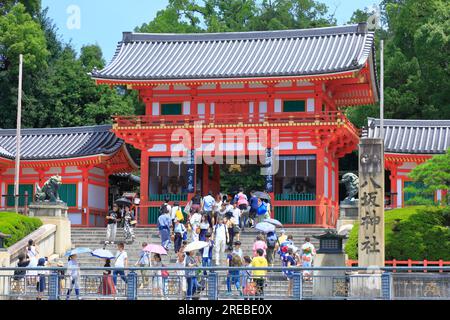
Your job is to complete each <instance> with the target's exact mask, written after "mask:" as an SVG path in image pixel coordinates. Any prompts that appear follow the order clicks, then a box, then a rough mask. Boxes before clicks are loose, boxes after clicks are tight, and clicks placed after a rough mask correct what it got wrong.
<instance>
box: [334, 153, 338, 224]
mask: <svg viewBox="0 0 450 320" xmlns="http://www.w3.org/2000/svg"><path fill="white" fill-rule="evenodd" d="M334 172H335V174H334V181H333V183H334V192H335V198H334V201H335V203H334V207H335V210H336V212H335V216H336V222H337V219H339V158H338V157H336V159H335V160H334Z"/></svg>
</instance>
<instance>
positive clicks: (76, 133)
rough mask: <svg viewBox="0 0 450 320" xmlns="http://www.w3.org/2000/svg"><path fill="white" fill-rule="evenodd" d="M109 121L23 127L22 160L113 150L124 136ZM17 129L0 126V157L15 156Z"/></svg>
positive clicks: (109, 152) (73, 155)
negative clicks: (64, 125) (84, 125)
mask: <svg viewBox="0 0 450 320" xmlns="http://www.w3.org/2000/svg"><path fill="white" fill-rule="evenodd" d="M111 128H112V127H111V125H101V126H91V127H71V128H42V129H22V131H21V136H22V139H21V156H20V158H21V159H22V160H48V159H63V158H77V157H85V156H92V155H100V154H106V155H109V154H113V153H115V152H116V151H117V150H118V149H119V148H120V147H121V146H122V145H123V143H124V142H123V140H121V139H119V138H117V137H116V135H115V134H114V133H113V132H111ZM15 154H16V130H15V129H6V130H5V129H1V130H0V157H3V158H8V159H14V157H15Z"/></svg>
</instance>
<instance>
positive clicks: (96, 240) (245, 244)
mask: <svg viewBox="0 0 450 320" xmlns="http://www.w3.org/2000/svg"><path fill="white" fill-rule="evenodd" d="M285 230H286V232H287V234H288V235H292V236H293V237H294V243H295V244H296V245H297V246H298V247H300V246H301V244H303V242H304V239H305V237H306V236H309V237H310V238H311V242H312V243H313V244H314V245H315V246H316V247H318V240H317V239H314V238H313V237H312V236H313V235H318V234H321V233H324V232H325V229H324V228H286V229H285ZM121 231H122V230H118V232H117V237H116V243H118V242H121V241H124V238H123V235H122V232H121ZM258 234H259V232H258V231H256V230H254V229H246V230H245V231H244V232H241V235H240V241H241V243H242V245H241V248H242V251H243V253H244V255H249V256H252V248H253V242H254V241H255V239H256V236H257V235H258ZM135 235H136V239H135V241H134V243H133V244H126V245H125V250H126V251H127V253H128V258H129V265H130V266H131V265H133V264H134V263H135V262H136V261H137V259H138V256H139V251H140V250H141V244H142V243H143V242H147V243H154V244H160V238H159V233H158V230H157V229H156V228H136V229H135ZM105 237H106V229H105V228H72V247H88V248H91V249H92V250H95V249H98V248H103V247H104V241H105ZM106 249H108V250H110V251H111V252H112V253H114V254H115V253H116V250H117V246H116V245H115V244H108V245H106ZM162 258H163V263H164V264H166V265H168V266H173V264H174V263H175V261H176V260H175V259H176V256H175V253H174V251H173V246H171V250H170V252H169V254H168V255H167V256H163V257H162ZM78 261H79V262H80V264H81V265H82V266H103V264H104V262H103V261H102V260H101V259H98V258H95V257H92V256H90V255H88V254H83V255H80V256H79V257H78ZM275 262H276V265H281V264H280V263H279V259H277V257H275Z"/></svg>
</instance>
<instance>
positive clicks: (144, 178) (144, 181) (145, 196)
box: [139, 150, 150, 225]
mask: <svg viewBox="0 0 450 320" xmlns="http://www.w3.org/2000/svg"><path fill="white" fill-rule="evenodd" d="M149 160H150V158H149V155H148V152H147V151H145V150H142V152H141V185H140V196H141V198H140V199H141V205H143V206H142V207H141V209H140V215H139V224H140V225H146V224H148V214H147V205H148V201H149V190H148V179H149Z"/></svg>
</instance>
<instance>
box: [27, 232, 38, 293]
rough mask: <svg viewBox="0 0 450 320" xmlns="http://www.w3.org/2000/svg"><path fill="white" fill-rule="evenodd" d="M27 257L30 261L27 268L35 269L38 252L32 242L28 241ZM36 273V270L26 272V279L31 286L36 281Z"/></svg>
mask: <svg viewBox="0 0 450 320" xmlns="http://www.w3.org/2000/svg"><path fill="white" fill-rule="evenodd" d="M27 255H28V259H29V260H30V263H29V264H28V267H30V268H36V267H37V265H38V260H39V259H38V257H39V250H38V248H37V247H36V245H35V243H34V241H33V240H31V239H30V240H28V246H27ZM37 274H38V272H37V271H36V270H30V271H27V278H28V279H29V280H30V282H31V284H32V285H34V284H35V283H36V281H37V278H36V276H37Z"/></svg>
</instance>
